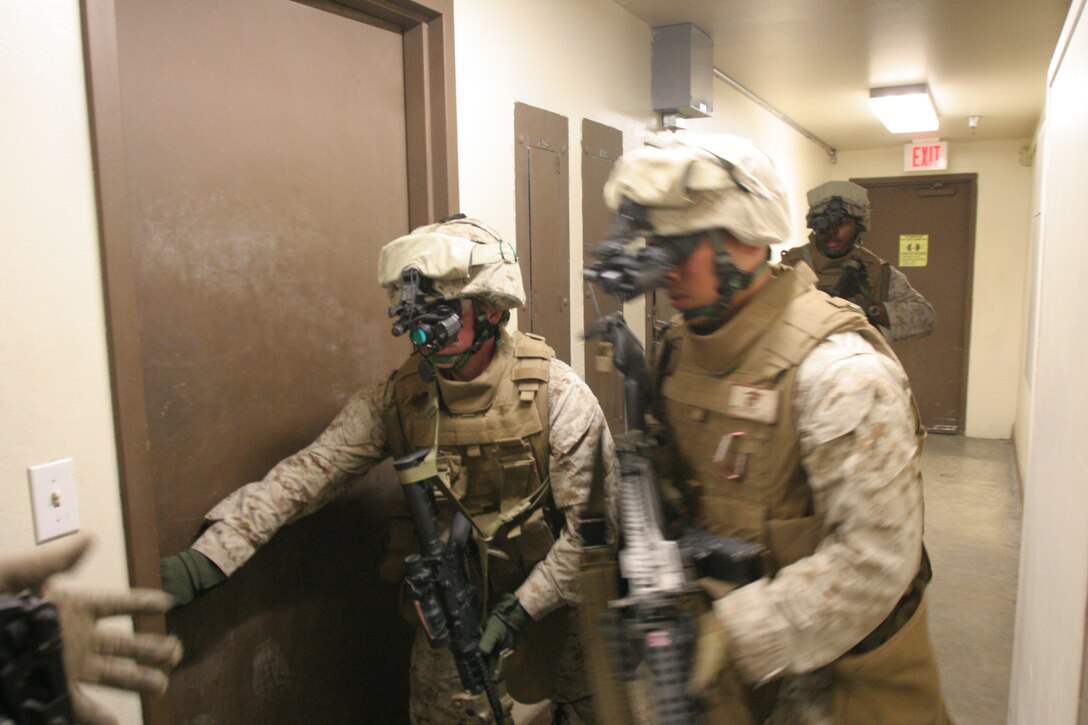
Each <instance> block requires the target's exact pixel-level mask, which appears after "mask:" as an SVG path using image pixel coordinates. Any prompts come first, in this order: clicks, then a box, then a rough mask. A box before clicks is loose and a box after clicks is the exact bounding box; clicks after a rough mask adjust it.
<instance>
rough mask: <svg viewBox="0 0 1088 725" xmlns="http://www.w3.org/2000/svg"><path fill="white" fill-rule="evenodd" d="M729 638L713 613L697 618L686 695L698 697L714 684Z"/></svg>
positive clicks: (726, 651) (722, 665)
mask: <svg viewBox="0 0 1088 725" xmlns="http://www.w3.org/2000/svg"><path fill="white" fill-rule="evenodd" d="M728 652H729V637H728V636H727V635H726V633H725V627H723V626H722V623H721V622H719V621H718V618H717V617H716V616H714V612H713V611H709V612H703V613H702V614H701V615H700V616H699V636H698V639H697V640H696V642H695V665H694V666H693V667H692V670H691V677H690V678H689V679H688V688H687V689H688V695H690V696H692V697H698V696H699V695H701V694H702V693H703V692H705V691H706V689H707V688H708V687H710V686H711V685H712V684H714V681H715V680H716V679H718V676H719V675H720V674H721V671H722V667H724V666H725V660H726V656H727V655H728Z"/></svg>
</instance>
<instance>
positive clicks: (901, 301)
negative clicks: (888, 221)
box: [782, 181, 937, 342]
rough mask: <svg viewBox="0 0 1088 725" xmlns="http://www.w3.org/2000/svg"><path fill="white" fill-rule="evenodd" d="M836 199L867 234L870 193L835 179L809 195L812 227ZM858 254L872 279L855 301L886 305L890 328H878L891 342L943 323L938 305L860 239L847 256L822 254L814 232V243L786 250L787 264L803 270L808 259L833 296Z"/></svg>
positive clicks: (822, 285)
mask: <svg viewBox="0 0 1088 725" xmlns="http://www.w3.org/2000/svg"><path fill="white" fill-rule="evenodd" d="M836 198H837V199H839V200H840V201H841V202H842V203H843V205H844V206H845V208H846V210H847V211H849V212H850V216H852V217H853V218H854V219H855V220H857V222H858V226H859V229H860V230H861V231H867V230H868V229H869V216H870V213H871V207H870V205H869V194H868V192H867V191H866V190H865V188H864V187H861V186H859V185H857V184H854V183H851V182H849V181H830V182H827V183H826V184H821V185H820V186H817V187H816V188H814V189H811V190H810V191H809V192H808V202H809V213H808V219H809V220H810V223H811V220H812V219H813V217H814V216H815V215H818V214H820V213H822V212H824V211H825V210H826V209H827V207H828V204H829V203H830V202H831V201H832V200H833V199H836ZM853 256H858V257H859V258H860V260H861V262H862V263H863V264H864V266H865V269H866V273H867V274H866V276H867V278H868V282H867V283H865V284H864V285H862V290H861V293H860V295H859V296H858V299H856V300H854V301H855V302H857V303H858V304H859V306H861V307H862V309H863V310H864V309H865V308H866V307H867V306H868V304H869V303H872V302H880V303H882V304H883V306H884V309H885V310H886V311H887V316H888V322H889V324H888V325H883V324H878V325H877V329H879V330H880V332H881V333H883V335H884V337H885V338H886V339H887V340H888V341H889V342H890V341H893V340H903V339H907V338H912V337H925V336H926V335H929V334H931V333H932V332H933V329H934V328H935V327H936V324H937V315H936V313H935V312H934V311H933V305H931V304H930V303H929V301H928V300H926V298H925V297H923V296H922V295H921V294H920V293H919V292H918V291H917V290H915V289H914V288H913V287H911V284H910V281H909V280H908V279H907V276H906V275H905V274H903V273H902V272H901V271H899V269H897V268H896V267H895V266H893V265H891V264H889V263H888V262H885V261H884V260H883V259H881V258H880V257H878V256H877V255H876V254H873V253H872V252H871V251H869V250H868V249H866V248H865V247H864V246H862V242H861V240H860V239H857V240H856V241H855V243H854V245H853V247H852V248H851V249H850V250H849V251H848V252H847V253H845V254H843V255H842V256H839V257H837V258H832V257H829V256H827V255H826V254H823V253H821V251H820V249H819V245H818V244H817V242H816V232H815V231H814V232H813V233H812V234H811V235H810V241H809V242H808V244H804V245H802V246H800V247H794V248H792V249H787V250H785V251H784V252H782V261H783V262H784V263H785V264H789V265H791V266H797V264H798V263H800V262H802V261H803V262H804V263H805V264H807V265H808V266H809V267H811V268H812V270H813V271H814V272H816V277H817V282H816V286H817V287H819V288H820V289H821V290H823V291H824V292H827V293H828V294H831V293H832V290H833V289H834V288H835V285H836V284H837V283H838V281H839V279H840V277H841V275H842V272H843V265H844V264H846V263H847V262H849V261H850V259H851V257H853Z"/></svg>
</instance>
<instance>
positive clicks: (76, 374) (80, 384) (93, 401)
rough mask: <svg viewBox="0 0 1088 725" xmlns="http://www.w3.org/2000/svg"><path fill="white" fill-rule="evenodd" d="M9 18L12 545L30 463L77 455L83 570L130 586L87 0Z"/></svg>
mask: <svg viewBox="0 0 1088 725" xmlns="http://www.w3.org/2000/svg"><path fill="white" fill-rule="evenodd" d="M0 28H2V29H3V44H2V48H3V49H2V51H0V159H3V163H0V500H2V501H3V505H2V506H0V552H3V553H5V554H7V553H11V552H13V551H18V550H23V549H29V548H30V547H32V546H33V545H34V525H33V522H32V519H31V513H30V498H29V492H28V487H27V478H26V468H27V466H31V465H34V464H38V463H46V462H48V461H52V460H56V459H58V458H66V457H71V458H72V459H73V460H74V462H75V474H76V488H77V492H78V497H79V519H80V523H81V525H82V529H83V530H84V531H89V532H92V533H93V534H94V535H95V536H96V537H97V546H96V547H95V549H94V550H93V551H92V553H91V554H90V555H88V557H87V559H86V561H85V562H83V565H82V567H81V568H80V569H79V572H78V580H79V582H80V583H87V584H90V583H94V584H96V585H103V586H110V587H122V586H127V584H128V574H127V567H126V564H125V548H124V540H123V533H122V524H121V502H120V498H119V496H118V481H117V467H116V450H115V448H114V440H113V419H112V413H111V403H110V387H109V374H108V369H107V356H106V334H105V321H104V312H103V301H102V286H101V281H100V278H99V256H98V237H97V232H96V227H95V224H96V222H95V214H96V212H95V206H94V192H93V187H92V171H91V152H90V144H89V137H88V127H87V105H86V95H85V92H84V85H83V56H82V45H81V40H80V17H79V3H78V2H77V0H57V1H56V2H40V0H4V2H3V3H0ZM123 624H127V623H123ZM119 626H122V624H119ZM96 697H98V698H99V699H100V700H101V701H103V702H107V703H109V705H110V706H111V707H112V708H113V709H114V710H115V712H117V714H118V715H119V716H120V717H121V721H122V722H124V723H126V725H128V724H130V723H139V722H141V721H142V720H141V715H140V708H139V701H138V700H137V699H136V698H135V697H134V696H132V697H121V696H118V695H113V694H109V693H97V694H96Z"/></svg>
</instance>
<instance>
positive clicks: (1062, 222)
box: [1009, 0, 1088, 725]
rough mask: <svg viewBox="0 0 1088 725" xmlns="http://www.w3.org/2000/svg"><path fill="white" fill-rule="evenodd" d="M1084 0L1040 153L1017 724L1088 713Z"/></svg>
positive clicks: (1015, 676)
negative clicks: (1087, 669) (1087, 654)
mask: <svg viewBox="0 0 1088 725" xmlns="http://www.w3.org/2000/svg"><path fill="white" fill-rule="evenodd" d="M1085 9H1086V2H1085V0H1074V2H1073V3H1072V6H1071V7H1070V10H1069V19H1068V21H1067V23H1066V27H1065V30H1064V31H1063V34H1062V41H1060V42H1059V44H1058V48H1057V51H1056V53H1055V63H1052V65H1051V75H1050V87H1049V90H1048V97H1047V110H1046V127H1045V136H1046V141H1045V143H1044V144H1043V152H1042V159H1041V162H1042V164H1043V169H1042V193H1041V198H1042V207H1041V208H1042V224H1041V234H1040V238H1039V250H1038V251H1039V253H1040V257H1039V259H1040V277H1039V279H1042V280H1045V284H1042V285H1039V286H1038V288H1037V290H1036V295H1035V304H1036V306H1037V309H1038V319H1037V324H1038V337H1037V340H1038V345H1037V349H1036V351H1035V356H1034V366H1033V367H1034V375H1033V376H1032V380H1031V381H1030V382H1031V395H1030V396H1028V400H1027V401H1026V402H1027V404H1029V405H1030V406H1031V421H1032V423H1031V435H1030V444H1029V446H1028V451H1029V454H1028V460H1027V477H1026V480H1025V482H1024V521H1023V529H1022V536H1021V549H1020V578H1019V595H1018V600H1017V612H1016V633H1015V638H1014V645H1013V672H1012V686H1011V688H1010V702H1009V722H1010V723H1015V724H1016V725H1035V724H1036V723H1047V724H1048V725H1050V724H1053V725H1073V724H1074V723H1077V722H1079V723H1084V722H1086V718H1088V702H1084V701H1083V700H1082V696H1083V695H1086V694H1088V693H1085V692H1084V691H1083V690H1082V688H1084V687H1085V684H1084V683H1085V680H1083V679H1082V678H1084V677H1085V673H1084V671H1083V670H1084V665H1085V611H1086V608H1085V603H1086V598H1088V597H1086V594H1088V526H1086V525H1085V522H1086V521H1088V485H1086V482H1088V458H1086V456H1085V451H1084V449H1085V440H1086V439H1088V381H1086V378H1085V375H1084V371H1085V369H1086V368H1088V308H1086V307H1085V304H1084V292H1083V287H1084V273H1085V270H1088V248H1086V245H1085V242H1084V206H1085V189H1086V188H1088V136H1086V134H1085V129H1086V128H1088V95H1086V94H1085V92H1084V89H1085V88H1088V17H1084V11H1085ZM1078 19H1079V23H1078V22H1077V21H1078ZM1059 61H1060V63H1059ZM1078 710H1079V717H1078Z"/></svg>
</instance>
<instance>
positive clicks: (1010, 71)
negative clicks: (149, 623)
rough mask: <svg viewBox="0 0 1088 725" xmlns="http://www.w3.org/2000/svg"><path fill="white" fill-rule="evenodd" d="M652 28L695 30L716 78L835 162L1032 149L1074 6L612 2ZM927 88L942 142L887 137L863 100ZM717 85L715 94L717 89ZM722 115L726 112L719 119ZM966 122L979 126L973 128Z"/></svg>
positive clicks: (942, 1) (977, 1)
mask: <svg viewBox="0 0 1088 725" xmlns="http://www.w3.org/2000/svg"><path fill="white" fill-rule="evenodd" d="M615 2H616V3H617V4H619V5H621V6H623V7H624V8H626V9H627V10H628V11H629V12H631V13H632V14H633V15H635V16H636V17H638V18H640V19H642V20H643V21H645V22H646V23H647V24H648V25H650V26H651V27H657V26H661V25H673V24H676V23H693V24H695V25H696V26H697V27H698V28H700V29H701V30H703V31H704V32H706V33H707V34H709V35H710V36H711V38H712V39H713V42H714V67H715V69H717V70H718V71H721V72H722V73H724V74H725V75H727V76H729V77H731V78H733V79H734V80H735V81H737V82H738V83H740V84H741V85H743V86H744V87H746V88H747V89H748V90H750V91H751V92H752V93H754V94H755V95H757V96H759V97H761V98H762V99H763V100H765V101H766V102H767V103H769V104H770V105H771V106H774V107H775V108H777V109H778V110H779V111H780V112H781V113H783V114H785V115H786V116H788V117H789V118H791V119H793V121H795V122H796V123H797V124H799V125H800V126H802V127H804V128H806V129H808V130H809V131H810V132H812V133H813V134H814V135H815V136H817V137H818V138H819V139H821V140H822V141H824V142H825V143H827V144H829V145H830V146H831V147H833V148H835V149H837V150H840V151H849V150H858V149H871V148H880V147H887V146H899V145H902V144H903V143H905V142H907V141H909V140H911V139H912V138H914V137H918V138H922V137H939V138H941V139H943V140H953V141H972V140H978V141H982V140H995V139H1017V138H1030V137H1031V136H1032V135H1033V134H1034V132H1035V127H1036V125H1037V124H1038V121H1039V118H1040V116H1041V115H1042V110H1043V106H1044V102H1045V98H1046V76H1047V68H1048V66H1049V65H1050V58H1051V55H1052V54H1053V52H1054V48H1055V46H1056V45H1057V41H1058V36H1059V34H1060V33H1061V28H1062V24H1063V23H1064V21H1065V16H1066V13H1067V12H1068V9H1069V4H1070V0H615ZM920 82H926V83H928V84H929V89H930V93H931V95H932V96H933V100H934V102H935V104H936V106H937V115H938V116H939V118H940V122H941V128H940V131H939V132H934V133H930V134H891V133H889V132H888V131H887V130H885V128H884V127H883V126H882V125H881V124H880V122H879V121H878V120H877V119H876V117H875V116H873V115H872V113H871V112H870V111H869V107H868V98H869V89H870V88H879V87H883V86H895V85H905V84H912V83H920ZM714 83H716V84H717V83H722V81H721V80H717V79H716V80H715V81H714ZM715 112H716V113H718V114H721V113H725V112H727V109H722V108H717V109H715ZM968 116H979V117H980V118H979V124H978V128H977V129H974V130H972V129H971V128H969V127H968V124H967V118H968Z"/></svg>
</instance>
